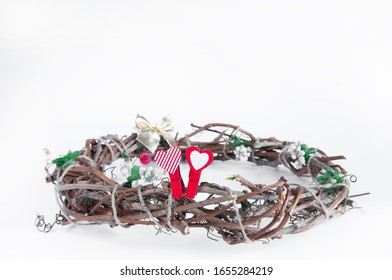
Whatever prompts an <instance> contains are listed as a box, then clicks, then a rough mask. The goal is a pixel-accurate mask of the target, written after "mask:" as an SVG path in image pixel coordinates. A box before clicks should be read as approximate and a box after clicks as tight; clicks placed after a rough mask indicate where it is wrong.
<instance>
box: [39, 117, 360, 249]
mask: <svg viewBox="0 0 392 280" xmlns="http://www.w3.org/2000/svg"><path fill="white" fill-rule="evenodd" d="M138 118H139V121H140V120H143V121H145V124H147V125H144V126H143V125H142V126H141V125H140V124H139V125H137V127H138V128H139V130H138V133H133V134H131V135H130V136H128V137H125V136H124V137H122V138H121V139H120V138H119V137H118V136H116V135H108V136H106V137H101V138H98V139H88V140H87V141H86V143H85V146H84V148H83V149H82V150H81V151H76V152H69V153H68V154H67V155H65V156H63V157H60V158H56V159H54V160H53V161H52V162H51V163H50V164H49V165H48V166H47V168H46V171H47V177H46V180H47V182H52V183H54V185H55V188H56V196H57V201H58V204H59V207H60V209H61V212H60V214H58V215H57V219H56V223H58V224H62V225H67V224H70V223H72V224H109V225H110V226H117V225H121V226H123V227H130V226H133V225H152V226H155V227H156V228H157V229H158V230H160V231H164V232H175V231H180V232H181V233H183V234H188V233H189V232H190V229H191V228H204V229H206V230H207V232H208V236H209V237H210V238H212V239H214V237H221V238H223V240H225V241H226V242H227V243H229V244H238V243H242V242H249V241H255V240H264V241H266V240H269V239H270V238H280V237H282V236H283V235H284V234H289V233H300V232H303V231H305V230H307V229H310V228H311V227H313V226H315V225H316V224H318V223H319V222H321V221H323V220H325V219H329V218H332V217H335V216H338V215H340V214H343V213H345V212H346V210H347V207H354V202H353V201H352V200H351V199H350V198H349V184H350V181H353V178H355V176H353V175H348V174H347V172H346V170H344V169H343V168H342V167H341V166H340V165H337V164H335V163H333V161H334V160H340V159H344V157H343V156H327V155H326V154H325V153H324V152H323V151H322V150H320V149H318V148H309V147H308V146H307V145H305V144H303V143H298V142H288V141H279V140H277V139H275V138H273V137H272V138H255V137H254V136H253V135H252V134H251V133H249V132H247V131H245V130H243V129H241V128H239V127H238V126H235V125H230V124H224V123H210V124H207V125H205V126H202V127H199V126H195V125H192V126H193V127H194V128H195V130H194V131H193V132H192V133H190V134H188V135H186V136H184V137H182V138H177V139H174V138H172V137H171V135H170V134H169V133H168V132H169V131H171V130H172V127H171V123H170V119H169V118H166V119H163V120H162V122H161V123H160V124H158V125H157V126H155V127H153V126H151V125H150V124H149V123H148V122H147V121H146V120H145V119H144V118H143V117H141V116H138ZM207 132H208V133H209V134H215V135H214V137H213V139H212V140H210V141H202V142H201V141H196V140H194V139H199V138H200V137H197V136H199V135H200V134H207ZM204 136H205V135H204ZM142 143H143V144H142ZM175 146H176V147H178V148H179V150H181V154H180V158H182V159H184V158H185V154H186V150H187V149H188V148H189V147H196V149H200V151H205V150H208V151H211V152H212V154H213V159H214V160H215V162H216V161H219V160H220V161H225V160H246V161H251V162H253V163H254V164H256V165H259V166H261V165H267V166H270V167H277V166H278V165H283V166H285V167H287V168H288V169H289V170H290V171H291V172H292V173H294V174H295V175H297V176H305V177H310V178H311V181H310V184H309V186H304V185H300V184H295V183H289V182H288V181H287V180H286V179H285V178H283V177H281V178H280V179H279V180H278V181H277V182H276V183H274V184H271V185H264V184H256V183H252V182H250V181H248V180H246V179H245V178H243V177H242V176H240V175H234V176H231V177H229V178H228V179H230V180H236V181H238V182H239V183H240V184H241V185H243V186H244V188H245V190H242V191H238V190H233V189H230V188H228V187H225V186H220V185H218V184H215V183H211V182H201V183H198V184H197V185H198V186H197V195H196V198H195V199H193V198H189V197H188V196H185V195H184V196H181V197H180V198H174V197H173V195H172V185H173V183H172V182H171V180H170V176H168V175H167V173H165V172H163V170H162V169H160V167H159V166H157V165H156V164H155V163H154V162H151V163H150V160H151V158H154V156H155V158H156V156H157V153H158V152H160V151H166V150H168V149H169V148H170V147H175ZM116 163H117V164H116ZM215 164H217V163H215ZM114 170H121V171H122V172H123V173H124V172H125V173H126V175H127V177H126V180H123V181H116V180H117V179H118V177H116V176H115V172H114ZM228 175H230V174H228ZM181 186H182V190H180V193H184V194H185V193H186V189H185V185H184V184H183V183H181ZM36 225H37V227H38V228H39V229H40V230H42V231H49V230H50V229H51V228H52V226H53V225H52V224H46V223H45V221H44V219H43V216H38V217H37V220H36Z"/></svg>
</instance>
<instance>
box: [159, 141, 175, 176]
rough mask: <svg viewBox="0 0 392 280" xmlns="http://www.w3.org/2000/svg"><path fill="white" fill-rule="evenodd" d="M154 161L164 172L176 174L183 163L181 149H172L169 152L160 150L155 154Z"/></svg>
mask: <svg viewBox="0 0 392 280" xmlns="http://www.w3.org/2000/svg"><path fill="white" fill-rule="evenodd" d="M154 160H155V162H156V164H158V165H159V166H160V167H161V168H162V169H163V170H165V171H167V172H168V173H169V174H174V172H175V171H176V169H177V167H178V165H179V164H180V161H181V149H180V148H179V147H171V148H170V149H169V150H167V151H164V150H160V151H158V152H156V153H155V156H154Z"/></svg>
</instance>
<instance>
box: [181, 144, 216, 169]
mask: <svg viewBox="0 0 392 280" xmlns="http://www.w3.org/2000/svg"><path fill="white" fill-rule="evenodd" d="M213 159H214V155H213V153H212V152H211V151H209V150H200V149H199V148H197V147H189V148H188V149H187V150H186V160H187V161H188V164H189V166H190V167H191V169H193V170H195V171H200V170H202V169H204V168H206V167H207V166H209V165H210V164H211V162H212V160H213Z"/></svg>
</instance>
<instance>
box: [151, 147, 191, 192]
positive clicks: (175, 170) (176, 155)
mask: <svg viewBox="0 0 392 280" xmlns="http://www.w3.org/2000/svg"><path fill="white" fill-rule="evenodd" d="M154 160H155V162H156V163H157V164H158V165H159V166H160V167H162V168H163V169H164V170H165V171H167V172H168V173H169V177H170V183H171V189H172V195H173V197H174V198H181V197H182V196H183V193H182V188H183V186H184V183H183V181H182V178H181V173H180V168H179V164H180V161H181V149H180V148H178V147H171V148H170V149H169V150H167V151H163V150H161V151H158V152H156V153H155V156H154Z"/></svg>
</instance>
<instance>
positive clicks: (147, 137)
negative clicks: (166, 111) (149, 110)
mask: <svg viewBox="0 0 392 280" xmlns="http://www.w3.org/2000/svg"><path fill="white" fill-rule="evenodd" d="M136 128H137V129H138V130H139V133H138V136H137V138H136V140H137V141H139V142H140V143H142V144H143V145H144V146H145V147H146V148H147V149H149V150H150V151H151V152H152V153H154V152H155V150H156V149H157V148H158V145H159V141H160V140H161V136H162V137H163V138H164V139H165V140H166V141H167V142H168V143H169V145H170V147H173V146H176V140H174V138H173V136H172V135H171V134H170V133H169V132H171V131H173V125H172V123H171V119H170V117H169V116H166V117H164V118H163V119H162V120H161V121H160V122H159V123H157V125H156V126H152V125H151V124H150V122H149V121H148V120H147V119H146V118H145V117H143V116H141V115H137V117H136Z"/></svg>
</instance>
